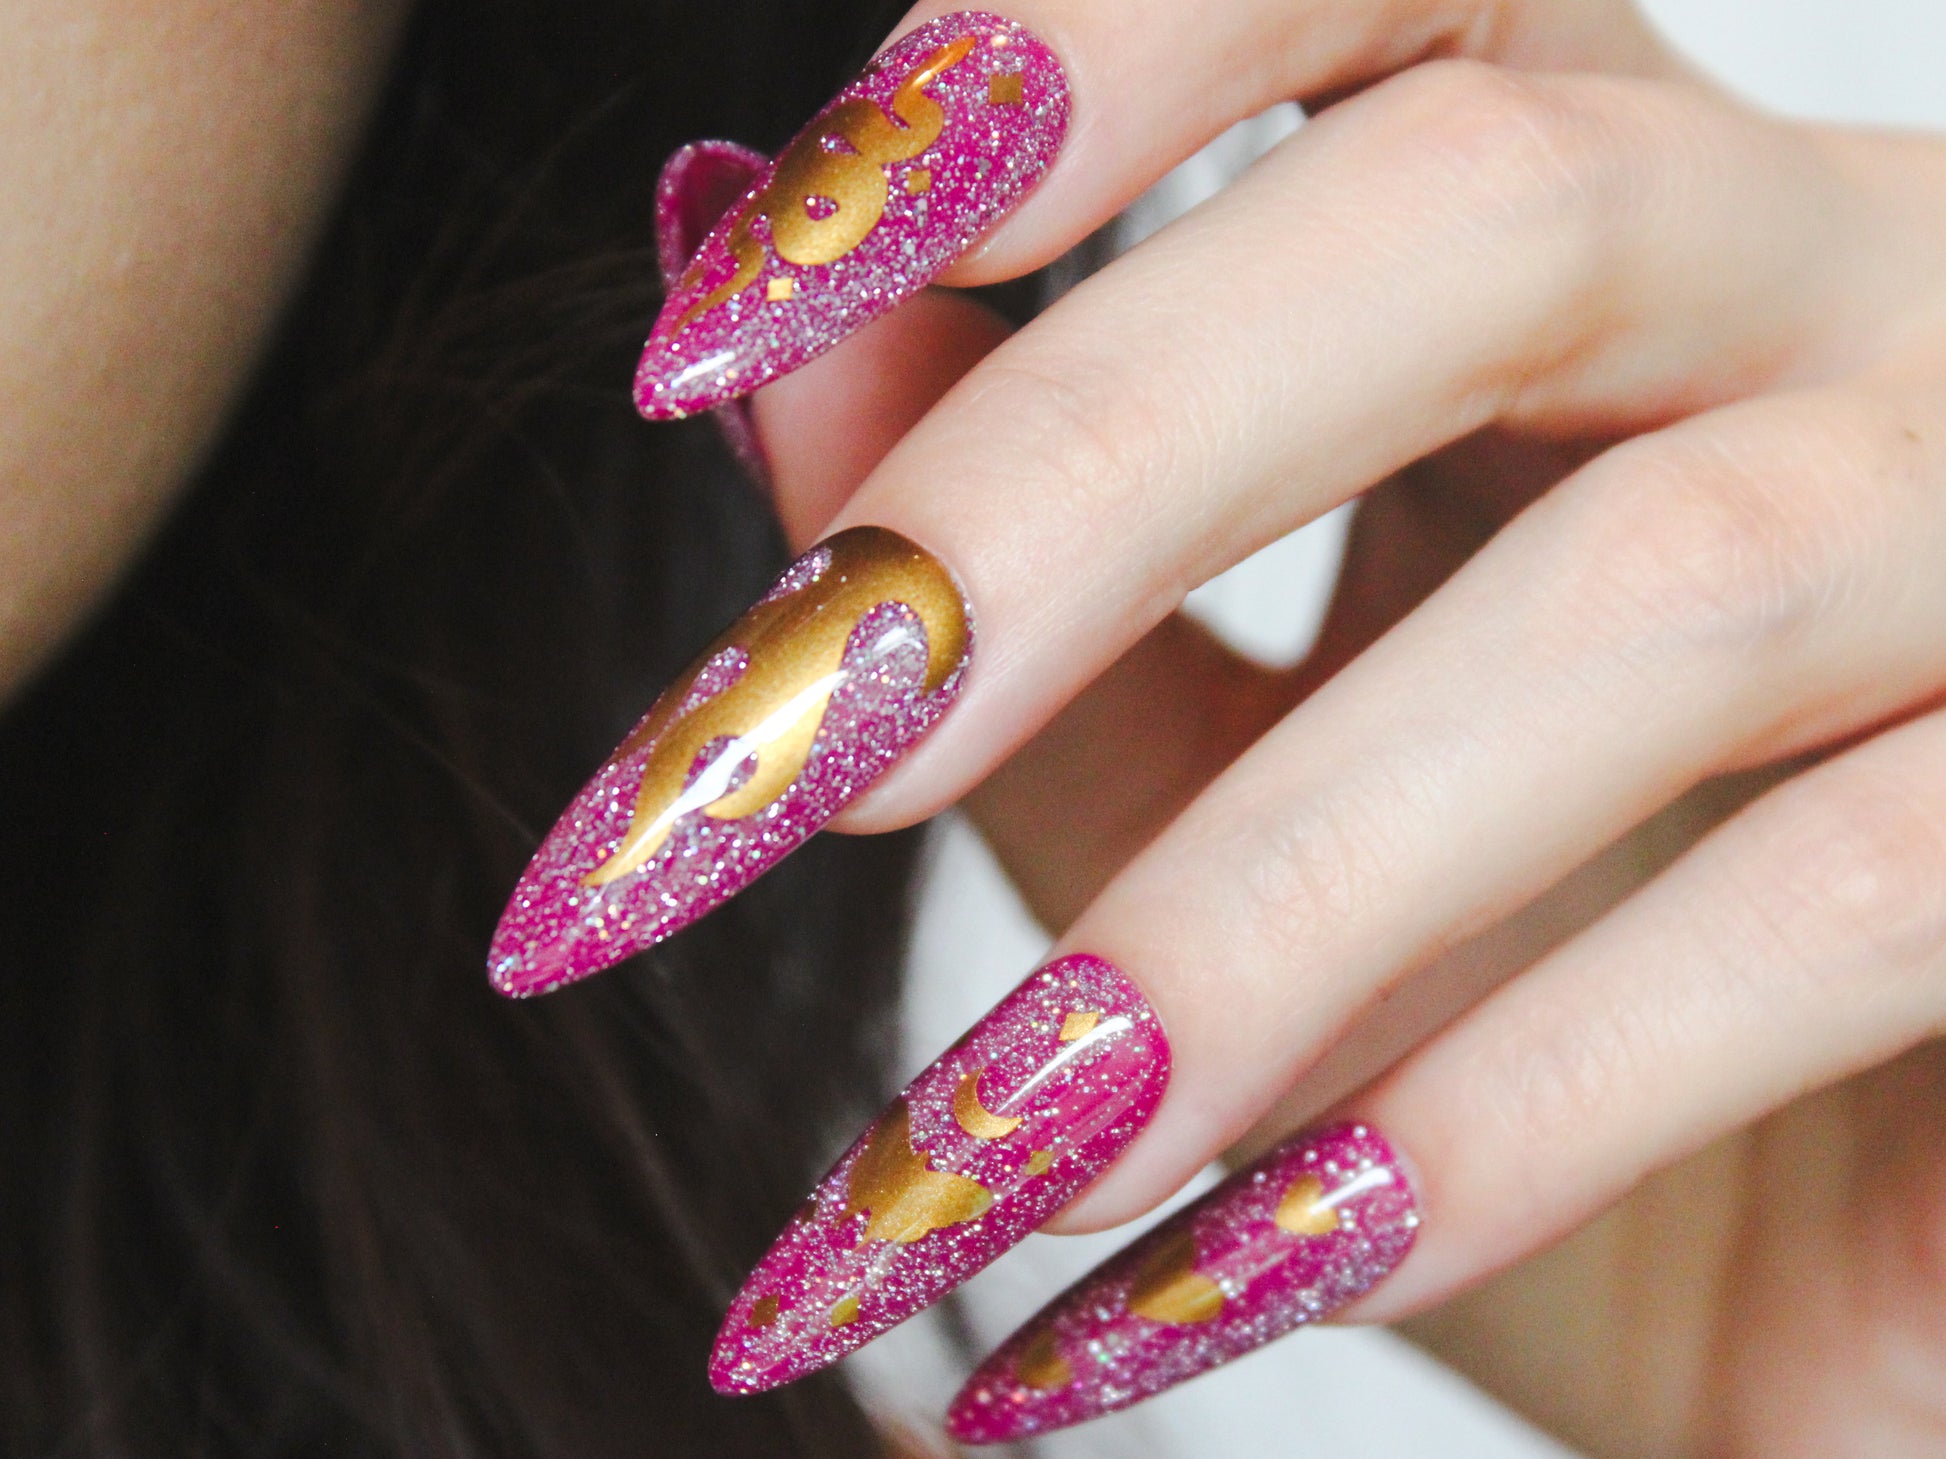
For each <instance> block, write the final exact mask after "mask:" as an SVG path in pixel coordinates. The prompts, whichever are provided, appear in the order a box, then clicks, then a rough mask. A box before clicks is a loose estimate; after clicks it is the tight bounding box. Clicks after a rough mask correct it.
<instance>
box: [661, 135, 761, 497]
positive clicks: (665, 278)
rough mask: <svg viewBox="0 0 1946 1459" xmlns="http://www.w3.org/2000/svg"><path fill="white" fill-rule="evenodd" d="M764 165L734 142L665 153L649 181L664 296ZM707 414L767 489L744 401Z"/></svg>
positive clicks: (693, 145) (754, 430) (676, 284)
mask: <svg viewBox="0 0 1946 1459" xmlns="http://www.w3.org/2000/svg"><path fill="white" fill-rule="evenodd" d="M769 164H770V159H769V158H768V157H766V156H764V154H763V153H761V152H756V151H752V150H751V149H750V148H748V147H744V146H741V145H739V144H738V143H735V142H716V141H705V142H689V143H686V144H684V145H683V146H681V147H678V148H677V149H676V150H675V151H674V152H671V153H670V154H669V160H668V161H667V162H665V163H663V164H662V172H661V174H660V175H659V176H658V177H657V178H656V182H655V255H656V263H657V264H658V266H659V267H660V269H661V272H662V290H663V294H664V295H665V297H666V296H672V295H674V294H675V292H676V290H677V288H678V287H679V286H680V282H681V279H682V274H683V270H684V269H686V268H687V267H688V266H689V260H690V259H692V258H693V257H695V255H696V250H697V249H698V248H700V247H702V244H703V240H704V238H706V237H708V236H709V230H710V229H712V228H714V227H715V226H716V224H717V222H718V221H719V220H720V219H721V218H722V216H723V215H724V214H725V213H726V212H728V211H729V210H730V208H731V206H732V205H733V204H735V203H737V202H739V201H741V200H742V198H743V195H744V194H745V193H746V192H748V191H749V190H750V184H751V182H752V181H753V180H755V178H756V177H757V175H758V174H759V173H761V172H762V171H763V170H764V168H765V167H767V166H769ZM710 415H711V418H712V419H714V420H715V422H716V426H717V429H718V430H720V431H722V433H723V439H724V440H725V441H726V442H727V443H728V445H729V447H730V452H731V454H732V455H734V456H735V457H736V458H737V462H738V464H740V465H741V466H742V467H743V469H744V470H745V471H747V472H749V473H750V477H751V479H752V480H753V481H755V482H756V483H757V484H758V485H760V486H762V487H764V488H765V489H766V490H768V489H769V486H770V465H769V463H768V462H767V461H765V460H764V453H763V446H762V444H761V443H760V442H759V441H758V439H757V426H756V422H755V421H753V420H752V419H751V418H750V402H749V401H748V400H744V399H737V400H730V401H726V402H724V403H723V404H722V405H719V406H717V407H716V409H714V410H713V411H711V412H710Z"/></svg>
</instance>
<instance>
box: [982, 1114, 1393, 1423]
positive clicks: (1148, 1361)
mask: <svg viewBox="0 0 1946 1459" xmlns="http://www.w3.org/2000/svg"><path fill="white" fill-rule="evenodd" d="M1418 1227H1419V1212H1418V1206H1417V1204H1416V1202H1415V1201H1414V1198H1413V1194H1412V1187H1411V1185H1410V1184H1409V1183H1408V1182H1407V1180H1406V1175H1405V1171H1404V1170H1403V1169H1402V1168H1401V1167H1400V1164H1399V1160H1398V1157H1397V1155H1396V1154H1394V1152H1393V1150H1392V1147H1391V1146H1390V1145H1388V1144H1387V1143H1386V1141H1385V1139H1384V1138H1383V1137H1382V1136H1381V1135H1380V1134H1379V1133H1378V1131H1377V1130H1375V1129H1374V1128H1372V1127H1371V1126H1370V1125H1358V1124H1348V1125H1338V1126H1334V1127H1333V1128H1330V1129H1326V1130H1321V1131H1317V1132H1314V1133H1311V1134H1308V1135H1301V1136H1299V1137H1298V1138H1297V1139H1295V1140H1292V1141H1291V1142H1289V1143H1288V1144H1286V1145H1283V1146H1281V1147H1280V1148H1278V1149H1277V1150H1275V1151H1273V1152H1272V1153H1271V1154H1269V1155H1267V1156H1265V1157H1264V1158H1263V1159H1261V1160H1259V1161H1257V1163H1256V1164H1254V1165H1251V1166H1249V1167H1247V1168H1246V1169H1244V1170H1241V1171H1239V1172H1238V1173H1237V1174H1235V1175H1233V1176H1231V1177H1230V1178H1229V1179H1228V1180H1226V1181H1225V1182H1224V1183H1223V1184H1222V1185H1220V1186H1218V1187H1217V1188H1216V1189H1215V1190H1213V1191H1211V1192H1210V1193H1209V1194H1208V1195H1207V1196H1204V1197H1203V1198H1202V1199H1201V1200H1199V1201H1197V1202H1196V1203H1195V1204H1194V1205H1192V1206H1189V1207H1187V1208H1185V1209H1184V1210H1182V1211H1179V1212H1177V1213H1176V1214H1175V1215H1174V1216H1172V1217H1171V1218H1170V1219H1169V1220H1167V1221H1165V1222H1163V1223H1162V1224H1161V1225H1160V1226H1158V1227H1156V1229H1155V1230H1153V1231H1151V1232H1149V1233H1148V1234H1147V1235H1146V1236H1144V1237H1142V1238H1141V1239H1140V1240H1139V1241H1136V1242H1135V1243H1134V1244H1132V1245H1131V1246H1129V1247H1128V1248H1127V1249H1125V1250H1124V1251H1122V1252H1120V1253H1118V1254H1117V1255H1115V1256H1112V1257H1110V1258H1109V1259H1108V1260H1107V1261H1105V1262H1103V1263H1102V1264H1101V1265H1100V1266H1098V1267H1096V1268H1095V1269H1094V1271H1092V1272H1090V1273H1089V1274H1088V1275H1087V1276H1085V1277H1083V1278H1082V1279H1081V1280H1080V1281H1078V1282H1076V1283H1075V1284H1074V1285H1073V1286H1072V1287H1070V1288H1068V1290H1067V1291H1065V1292H1063V1293H1062V1294H1061V1295H1060V1296H1059V1297H1056V1298H1055V1299H1054V1300H1053V1301H1052V1302H1050V1303H1049V1304H1048V1305H1047V1306H1046V1307H1044V1308H1042V1309H1041V1310H1040V1312H1039V1313H1038V1314H1036V1315H1035V1316H1034V1317H1033V1318H1032V1319H1031V1320H1030V1321H1028V1322H1027V1323H1026V1324H1025V1325H1023V1326H1022V1327H1021V1328H1020V1330H1019V1331H1018V1332H1016V1333H1015V1334H1014V1335H1013V1336H1012V1337H1010V1338H1008V1339H1007V1341H1006V1342H1005V1343H1003V1344H1001V1346H1000V1347H999V1349H998V1350H997V1351H995V1352H994V1354H993V1355H992V1356H991V1357H989V1358H988V1359H987V1360H986V1362H985V1363H983V1364H981V1366H980V1369H979V1371H978V1372H976V1373H975V1374H974V1375H973V1376H972V1377H971V1378H970V1379H968V1380H967V1383H966V1386H965V1387H964V1388H962V1389H961V1390H960V1393H959V1396H958V1397H957V1398H956V1399H954V1400H953V1406H952V1409H951V1412H950V1413H949V1414H948V1417H947V1420H946V1423H947V1428H948V1429H949V1430H950V1431H951V1433H952V1434H953V1436H954V1437H955V1438H957V1439H960V1440H962V1441H964V1442H966V1443H971V1444H999V1443H1009V1442H1012V1441H1014V1440H1016V1439H1024V1438H1027V1437H1029V1436H1031V1435H1034V1434H1039V1433H1045V1432H1047V1431H1048V1430H1050V1429H1059V1428H1065V1427H1067V1426H1068V1425H1069V1424H1076V1423H1081V1422H1082V1421H1084V1420H1086V1419H1091V1418H1099V1417H1100V1416H1101V1415H1103V1414H1106V1413H1113V1412H1114V1411H1115V1410H1116V1409H1120V1408H1127V1407H1128V1406H1129V1405H1130V1404H1132V1403H1137V1402H1139V1401H1140V1400H1142V1399H1144V1398H1148V1397H1151V1396H1152V1395H1154V1394H1157V1393H1160V1392H1162V1391H1163V1390H1164V1389H1166V1388H1172V1387H1174V1386H1175V1385H1176V1384H1178V1383H1181V1382H1183V1381H1184V1380H1185V1379H1188V1378H1193V1377H1195V1376H1196V1375H1197V1374H1199V1373H1203V1372H1206V1371H1208V1370H1209V1369H1211V1368H1214V1367H1217V1366H1218V1365H1219V1364H1222V1363H1227V1362H1229V1361H1230V1360H1231V1359H1232V1358H1237V1357H1241V1356H1242V1355H1243V1354H1245V1353H1247V1352H1249V1351H1251V1350H1252V1349H1253V1348H1257V1347H1261V1346H1262V1345H1263V1344H1265V1343H1267V1342H1269V1341H1270V1340H1271V1339H1273V1338H1276V1337H1281V1336H1282V1335H1283V1334H1284V1333H1286V1332H1289V1331H1290V1330H1291V1329H1292V1328H1294V1327H1297V1326H1300V1325H1301V1324H1303V1323H1306V1322H1315V1321H1316V1320H1318V1319H1319V1318H1321V1317H1325V1316H1328V1315H1329V1314H1330V1313H1332V1312H1334V1311H1336V1310H1337V1309H1338V1308H1340V1307H1342V1306H1344V1305H1345V1304H1346V1303H1348V1302H1351V1301H1352V1300H1354V1299H1355V1298H1358V1297H1361V1296H1363V1295H1364V1294H1365V1293H1366V1292H1369V1291H1370V1290H1371V1289H1372V1288H1373V1287H1375V1286H1377V1285H1378V1283H1379V1282H1380V1281H1382V1280H1384V1278H1385V1277H1387V1276H1388V1275H1390V1274H1391V1272H1392V1271H1393V1269H1394V1268H1396V1267H1397V1266H1398V1264H1399V1263H1400V1262H1401V1261H1403V1260H1404V1259H1405V1256H1406V1253H1407V1252H1408V1251H1410V1250H1411V1249H1412V1243H1413V1239H1414V1237H1415V1236H1416V1235H1417V1232H1418Z"/></svg>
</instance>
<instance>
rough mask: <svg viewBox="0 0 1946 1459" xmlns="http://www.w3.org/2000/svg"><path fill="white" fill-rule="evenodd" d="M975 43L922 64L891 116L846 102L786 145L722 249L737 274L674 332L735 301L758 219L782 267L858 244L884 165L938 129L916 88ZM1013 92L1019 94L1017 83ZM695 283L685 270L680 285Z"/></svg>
mask: <svg viewBox="0 0 1946 1459" xmlns="http://www.w3.org/2000/svg"><path fill="white" fill-rule="evenodd" d="M975 44H977V40H976V38H975V37H973V36H970V35H966V36H961V37H960V38H959V39H958V40H956V41H952V42H949V43H948V44H946V45H943V46H941V47H940V48H939V49H938V50H936V51H934V52H933V53H932V54H931V55H930V56H928V57H926V59H925V60H923V61H921V62H920V63H919V65H918V66H917V67H915V68H914V69H913V70H912V71H911V72H910V73H909V74H908V75H907V76H906V78H905V80H904V82H902V83H901V84H900V86H899V89H898V92H897V93H896V94H895V95H894V96H893V98H892V113H893V115H892V116H887V115H886V114H885V111H884V108H882V107H881V106H879V104H878V103H877V102H875V101H871V100H868V99H867V98H865V97H862V96H855V97H851V98H848V99H847V100H844V101H841V102H839V103H838V104H837V105H836V106H834V107H832V108H831V110H830V111H828V112H827V113H825V115H824V116H823V117H822V118H821V119H820V120H819V123H818V125H817V126H816V127H813V128H810V129H808V130H807V131H805V133H804V134H803V135H802V136H800V137H799V138H798V139H797V140H796V141H795V142H793V143H791V145H790V147H789V148H788V149H787V150H786V151H785V153H784V155H783V156H782V157H780V158H778V160H777V170H776V172H775V173H774V174H773V175H772V177H771V180H770V182H769V184H768V185H767V186H766V187H765V188H764V190H763V191H762V192H760V193H758V194H757V196H756V197H754V198H752V199H751V200H750V201H749V202H748V203H746V204H745V205H744V208H743V211H742V213H741V214H740V215H739V216H738V218H737V221H736V225H735V227H734V228H733V229H732V230H731V232H730V236H729V238H728V240H727V247H728V249H729V252H730V256H731V257H732V258H734V259H735V260H736V271H735V272H734V273H732V274H731V275H730V277H729V278H727V279H725V280H724V281H723V282H722V283H721V284H719V285H717V286H716V287H715V288H714V289H712V290H710V291H709V292H708V293H707V294H704V295H703V296H702V297H701V298H699V299H698V300H697V301H696V302H695V303H694V304H692V305H690V306H689V308H688V309H687V310H685V311H684V312H683V316H682V318H680V319H679V320H677V321H676V328H677V329H678V330H681V329H683V328H685V327H687V326H688V325H689V323H690V322H691V321H692V320H694V319H696V318H697V316H699V315H701V314H705V313H707V312H708V311H709V310H711V309H714V308H715V307H716V306H717V305H718V304H721V303H723V302H724V301H725V300H727V299H733V298H735V297H736V296H737V295H738V294H741V293H742V292H743V291H744V290H745V289H747V288H749V287H750V285H751V284H752V283H753V282H754V281H755V280H756V277H757V275H758V274H759V273H761V272H762V271H763V266H764V246H763V244H762V243H761V242H760V241H759V240H758V239H757V237H756V235H755V233H754V231H753V230H754V229H755V227H756V222H757V219H759V218H765V219H768V220H769V222H770V246H771V247H772V248H773V249H775V250H776V252H777V256H778V257H779V258H781V259H783V260H784V261H785V262H786V263H794V264H800V265H808V264H821V263H832V262H834V261H836V260H838V259H841V258H843V257H844V256H845V255H846V254H848V253H850V252H851V251H852V250H853V249H854V248H856V247H858V245H859V244H861V243H863V242H864V241H865V239H866V237H867V236H869V235H870V233H871V231H872V229H874V228H876V227H877V226H878V220H879V219H880V218H881V217H883V216H884V214H885V203H886V200H887V198H888V197H889V196H890V195H891V183H890V181H889V179H888V178H887V175H886V172H885V168H886V167H887V166H888V165H889V164H891V163H894V162H903V161H905V160H906V159H907V158H908V157H917V156H918V155H919V154H920V153H921V152H923V151H925V150H926V148H928V147H930V146H931V145H932V144H933V143H934V142H936V141H938V140H939V134H940V133H941V132H942V131H944V130H945V127H946V112H945V110H944V109H943V108H942V107H941V106H940V104H939V103H938V102H937V101H935V100H933V98H932V97H930V96H928V95H927V94H926V90H925V88H926V87H928V86H930V85H931V84H932V83H933V82H934V81H937V80H938V79H939V78H940V76H942V75H944V74H945V73H946V72H947V71H949V70H950V69H952V68H953V67H954V66H957V65H958V64H959V63H960V62H961V61H964V60H965V59H966V58H967V56H969V55H970V54H972V51H973V47H974V45H975ZM994 79H995V80H999V79H1002V78H999V77H995V78H994ZM1014 86H1015V89H1016V90H1018V89H1019V87H1020V78H1019V77H1015V78H1014ZM894 117H896V118H897V120H896V121H895V120H894V119H893V118H894ZM827 139H830V140H836V141H842V142H843V143H844V144H845V146H846V147H847V148H848V149H849V150H846V151H833V150H831V148H830V147H828V146H827V145H826V142H827ZM813 198H816V199H819V200H820V201H821V203H822V205H823V206H822V208H821V210H820V212H818V213H817V214H813V213H812V212H811V200H812V199H813ZM701 283H702V280H701V279H700V278H698V277H696V276H695V275H694V274H693V273H692V274H691V275H689V276H686V277H685V278H684V279H683V281H682V287H683V288H684V289H693V288H695V287H697V286H698V285H700V284H701Z"/></svg>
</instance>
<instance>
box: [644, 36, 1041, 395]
mask: <svg viewBox="0 0 1946 1459" xmlns="http://www.w3.org/2000/svg"><path fill="white" fill-rule="evenodd" d="M1067 125H1068V91H1067V81H1066V77H1065V76H1064V75H1063V73H1062V70H1061V65H1060V62H1059V61H1058V60H1056V59H1055V57H1054V54H1053V52H1051V51H1049V50H1048V49H1047V47H1046V46H1044V45H1042V44H1041V42H1040V41H1039V40H1037V39H1036V38H1035V36H1034V35H1033V33H1032V32H1031V31H1029V30H1027V29H1026V28H1025V27H1024V26H1021V25H1019V24H1016V23H1015V22H1013V21H1010V20H1007V19H1005V18H1003V17H1001V16H998V15H992V14H988V13H986V12H984V11H962V12H960V13H958V14H955V15H948V16H943V17H941V18H940V19H938V20H934V21H931V22H929V23H928V24H926V25H922V26H920V27H919V28H918V29H917V30H914V31H913V32H911V33H910V34H909V35H906V36H903V37H901V38H900V40H899V41H898V42H896V43H895V44H894V45H892V46H891V47H889V48H888V49H887V50H886V51H885V52H884V53H883V54H881V55H880V56H878V57H877V58H876V59H875V60H874V61H873V62H872V63H871V65H870V66H868V67H867V68H866V70H865V71H864V73H863V74H862V75H860V76H859V77H858V79H857V80H855V81H853V82H852V83H851V85H849V86H847V87H846V88H845V89H844V90H843V91H842V92H840V93H839V94H838V96H837V97H836V98H835V99H834V100H833V101H832V102H831V104H830V105H829V106H827V107H826V108H825V109H824V110H823V111H822V112H820V113H819V114H818V115H817V117H816V118H815V119H813V120H812V122H811V123H810V125H808V126H807V127H806V128H805V129H804V130H803V131H802V132H800V133H799V134H798V135H797V137H796V138H795V139H794V140H793V141H792V142H791V143H790V145H789V146H787V147H786V148H785V149H784V150H783V151H782V152H781V153H779V154H778V156H777V157H776V159H775V160H774V161H773V162H771V163H770V164H769V165H768V166H767V167H766V168H765V169H764V170H763V171H762V172H761V173H759V174H758V176H757V177H756V179H755V180H754V182H752V184H751V186H750V188H749V190H748V192H747V193H746V194H745V195H744V197H743V198H742V200H741V201H740V202H739V203H737V204H736V205H735V206H733V207H731V208H730V209H729V211H728V212H726V213H725V214H724V215H723V217H722V219H721V221H720V222H719V223H718V224H717V226H716V227H715V228H714V229H713V230H712V231H711V233H710V235H709V237H708V238H707V239H705V240H704V241H703V244H702V246H701V247H700V248H699V249H698V250H697V251H696V254H695V257H694V258H693V259H692V260H690V262H689V266H688V268H687V269H686V270H685V271H684V272H683V274H682V276H681V278H680V279H679V280H678V281H677V283H676V285H675V287H674V288H672V289H671V290H670V291H669V293H668V296H667V299H666V302H665V303H664V305H663V308H662V313H661V315H660V316H659V317H658V318H657V320H656V323H655V328H654V330H653V331H652V332H651V334H650V336H649V341H648V344H647V346H646V347H645V348H644V350H643V354H642V360H641V364H640V366H639V367H638V369H637V371H636V377H635V402H636V405H637V407H638V408H639V409H640V410H641V412H642V414H643V415H645V416H648V417H649V418H650V419H652V420H653V419H670V418H675V417H679V416H684V415H689V414H693V413H694V412H697V411H700V410H707V409H711V408H714V407H716V406H720V405H722V404H723V403H724V402H725V401H728V400H731V399H734V398H736V397H737V396H740V395H744V394H747V393H748V392H750V391H752V390H755V389H756V388H757V387H758V386H760V385H763V384H764V383H766V382H767V381H770V380H773V379H775V378H777V377H778V376H779V375H782V374H785V373H787V372H788V371H791V370H794V369H796V368H797V367H798V366H800V365H802V364H804V363H805V362H806V361H808V360H810V359H812V358H813V357H815V356H816V355H819V354H822V353H823V352H824V351H825V350H827V349H829V348H830V347H831V346H832V345H834V344H836V343H837V342H838V341H839V340H841V339H843V338H844V337H845V336H846V335H848V334H851V333H852V332H853V331H855V330H857V329H858V328H860V327H861V326H863V325H865V324H868V323H870V322H871V321H872V320H873V319H876V318H877V317H878V316H880V315H881V314H883V313H885V312H886V311H887V310H888V309H890V308H891V307H892V306H893V305H894V304H896V303H897V302H898V301H899V300H900V299H903V298H905V297H907V296H908V295H910V294H913V293H915V292H916V291H918V290H919V289H922V288H924V287H925V286H926V285H927V284H928V283H930V282H931V281H932V280H933V279H934V278H935V277H936V276H937V275H938V274H939V273H940V271H941V270H943V269H944V268H945V267H946V266H947V265H948V264H950V263H952V262H953V260H955V259H956V258H958V257H960V256H961V255H962V254H964V253H965V252H966V251H967V250H968V249H970V248H971V247H972V246H973V245H974V244H975V243H976V242H978V240H979V239H980V238H981V236H982V235H984V234H985V233H986V232H987V231H988V230H989V229H991V228H992V227H993V226H994V225H995V224H996V223H998V222H999V221H1000V220H1001V219H1002V218H1004V217H1005V216H1006V215H1007V214H1008V213H1009V212H1011V211H1012V210H1013V209H1014V208H1015V207H1016V206H1018V205H1019V203H1020V202H1021V201H1022V199H1024V198H1025V197H1026V196H1027V194H1028V193H1029V192H1030V191H1031V190H1032V189H1033V187H1034V185H1035V184H1036V183H1037V182H1038V181H1039V180H1040V178H1041V176H1042V174H1044V173H1045V172H1046V170H1047V168H1048V167H1049V166H1050V165H1051V164H1052V162H1053V160H1054V157H1055V154H1056V153H1057V152H1058V151H1059V150H1060V146H1061V142H1062V139H1063V138H1064V137H1065V136H1066V134H1067Z"/></svg>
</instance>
